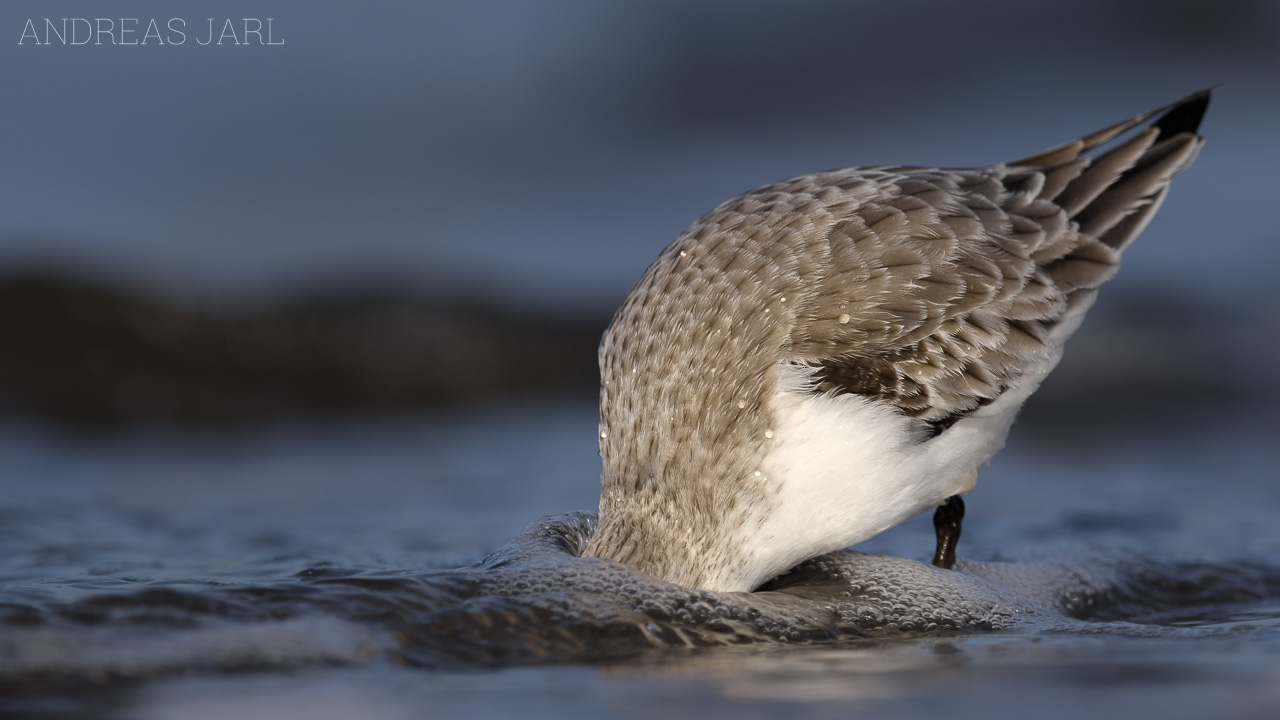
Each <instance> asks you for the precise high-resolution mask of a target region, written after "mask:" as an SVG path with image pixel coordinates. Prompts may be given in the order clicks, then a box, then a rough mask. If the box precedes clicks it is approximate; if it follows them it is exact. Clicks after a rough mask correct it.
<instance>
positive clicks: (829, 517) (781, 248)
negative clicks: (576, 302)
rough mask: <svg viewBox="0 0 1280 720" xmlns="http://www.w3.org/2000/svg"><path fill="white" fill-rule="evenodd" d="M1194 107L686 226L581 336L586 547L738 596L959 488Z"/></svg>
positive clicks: (773, 192) (1155, 185)
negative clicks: (590, 352) (1035, 149)
mask: <svg viewBox="0 0 1280 720" xmlns="http://www.w3.org/2000/svg"><path fill="white" fill-rule="evenodd" d="M1207 103H1208V94H1207V93H1200V94H1197V95H1193V96H1191V97H1189V98H1187V99H1184V100H1182V101H1180V102H1179V103H1175V104H1174V105H1172V106H1169V107H1167V108H1162V109H1161V110H1157V111H1154V112H1152V113H1147V114H1144V115H1140V116H1138V117H1136V118H1133V119H1131V120H1128V121H1126V122H1124V123H1120V124H1118V125H1116V126H1113V127H1111V128H1108V129H1106V130H1103V131H1100V132H1098V133H1094V134H1093V135H1090V136H1087V137H1085V138H1082V139H1080V140H1076V141H1073V142H1071V143H1067V144H1065V145H1062V146H1059V147H1057V148H1054V149H1052V150H1049V151H1046V152H1044V153H1040V154H1038V155H1035V156H1031V157H1028V158H1024V159H1022V160H1019V161H1016V162H1012V163H1006V164H1002V165H996V166H992V167H989V168H981V169H959V170H942V169H930V168H907V167H883V168H849V169H843V170H833V171H829V172H824V173H817V174H814V175H806V176H803V177H799V178H795V179H792V180H788V181H784V182H780V183H776V184H773V185H768V186H765V187H762V188H759V189H756V190H753V191H750V192H748V193H745V194H743V195H741V196H739V197H737V198H734V199H732V200H730V201H728V202H726V203H724V204H722V205H720V206H719V207H717V208H716V209H714V210H712V211H711V212H710V213H708V214H707V215H706V216H704V217H703V218H701V219H700V220H698V221H697V222H695V223H694V224H693V225H692V226H691V227H690V228H689V229H688V230H686V231H685V232H684V233H682V234H681V236H680V237H679V238H677V240H676V241H675V242H674V243H673V244H672V245H671V246H670V247H668V248H667V249H666V250H665V251H664V252H663V253H662V255H661V256H660V257H659V258H658V259H657V261H655V262H654V263H653V265H651V266H650V268H649V269H648V271H647V272H646V273H645V275H644V277H643V278H642V279H641V281H640V282H639V283H638V284H637V286H636V287H635V289H634V290H633V291H632V293H631V294H630V296H629V297H628V298H627V300H626V301H625V302H624V304H623V306H622V307H621V308H620V309H619V311H618V313H617V315H616V316H615V318H614V322H613V323H612V325H611V327H610V329H609V331H608V332H607V333H606V336H605V339H604V341H603V343H602V345H601V349H600V352H601V382H602V388H601V408H600V413H601V426H600V435H601V439H600V447H601V455H602V457H603V459H604V473H603V478H602V484H603V486H602V494H601V507H600V511H601V523H600V528H599V530H598V531H597V534H596V537H595V538H594V539H593V540H592V542H591V544H590V546H589V547H588V550H587V554H589V555H596V556H601V557H610V558H613V559H615V560H619V561H622V562H629V563H631V564H634V565H637V566H639V567H640V568H641V569H643V570H646V571H647V572H649V573H651V574H653V575H655V576H657V577H660V578H663V579H667V580H670V581H672V582H678V583H682V584H686V585H694V586H698V587H705V588H708V589H750V588H751V587H753V586H754V584H757V583H758V582H761V581H764V580H767V579H769V577H768V576H767V574H768V573H775V572H779V571H781V570H785V569H786V568H787V567H790V565H791V564H794V563H796V562H799V561H801V560H804V559H806V558H807V557H809V556H811V555H815V554H820V553H822V552H827V551H830V550H833V549H837V548H839V547H842V546H844V545H846V544H849V543H851V542H857V541H860V540H862V539H865V537H863V536H864V535H866V533H868V532H871V533H872V534H874V533H875V532H879V531H880V530H883V529H885V528H884V527H883V526H885V525H886V523H892V524H896V522H900V521H901V520H902V519H905V517H909V516H910V514H914V513H915V512H918V511H919V510H920V509H924V508H925V507H929V505H928V503H933V504H936V503H937V501H940V500H941V499H945V495H944V496H943V497H942V498H934V497H932V494H936V493H943V492H945V493H950V492H951V491H952V489H955V488H959V489H960V491H965V490H967V489H968V487H971V483H972V476H973V474H974V473H976V467H977V465H979V464H981V463H982V462H985V461H986V460H988V459H989V458H990V456H991V455H992V454H994V453H995V452H996V451H997V450H998V449H999V447H1000V446H1001V445H1002V444H1003V441H1004V434H1005V433H1006V432H1007V428H1008V425H1009V423H1011V422H1012V418H1013V415H1014V414H1015V413H1016V411H1017V409H1018V408H1019V407H1020V406H1021V404H1022V403H1023V402H1024V401H1025V400H1026V398H1027V397H1028V396H1030V394H1031V393H1032V392H1034V390H1035V389H1036V387H1038V386H1039V383H1040V381H1041V380H1042V379H1043V378H1044V376H1045V375H1046V374H1047V373H1048V372H1049V371H1050V370H1052V368H1053V367H1054V366H1055V365H1056V364H1057V361H1058V358H1059V357H1060V354H1061V348H1062V344H1063V343H1064V342H1065V340H1066V339H1067V337H1069V336H1070V334H1071V333H1072V332H1073V331H1074V329H1075V328H1076V326H1078V324H1079V322H1080V320H1081V319H1082V317H1083V314H1084V312H1085V311H1086V310H1087V309H1088V307H1089V306H1090V305H1091V304H1092V302H1093V300H1094V297H1095V296H1096V292H1097V288H1098V287H1099V286H1100V285H1101V284H1102V283H1103V282H1105V281H1106V280H1107V279H1109V278H1110V277H1111V276H1112V275H1114V273H1115V271H1116V269H1117V267H1118V262H1119V258H1120V254H1121V252H1122V251H1123V250H1124V249H1125V247H1127V246H1128V245H1129V243H1131V242H1132V241H1133V239H1134V238H1135V237H1136V236H1137V234H1138V233H1139V232H1141V230H1142V229H1143V228H1144V227H1145V226H1146V224H1147V222H1148V221H1149V220H1150V219H1151V217H1152V215H1153V214H1154V213H1155V211H1156V209H1157V208H1158V207H1159V205H1160V202H1161V201H1162V200H1163V198H1164V195H1165V192H1166V191H1167V188H1168V184H1169V180H1170V179H1171V178H1172V177H1173V175H1174V174H1176V173H1177V172H1179V171H1180V170H1182V169H1183V168H1185V167H1187V166H1188V165H1189V164H1190V163H1191V162H1192V160H1194V157H1195V154H1196V152H1197V151H1198V150H1199V147H1200V146H1201V144H1202V142H1203V139H1202V138H1200V137H1199V136H1198V135H1196V134H1195V132H1196V128H1197V126H1198V123H1199V120H1200V117H1201V115H1202V114H1203V112H1204V110H1205V108H1206V106H1207ZM1156 115H1159V117H1158V118H1157V119H1156V120H1155V121H1153V122H1151V123H1149V124H1148V125H1146V126H1145V127H1140V126H1142V124H1143V123H1144V122H1146V121H1147V120H1149V119H1150V118H1151V117H1153V116H1156ZM1135 128H1138V129H1136V130H1135V131H1134V132H1132V134H1131V135H1130V136H1129V137H1128V138H1127V139H1125V140H1124V141H1123V142H1120V143H1116V144H1114V145H1113V146H1112V147H1110V148H1108V149H1105V151H1103V152H1101V153H1096V154H1092V155H1091V154H1090V151H1093V150H1095V149H1098V148H1099V147H1100V146H1103V145H1105V144H1107V143H1108V142H1110V141H1112V140H1114V139H1116V138H1117V136H1119V135H1122V134H1123V133H1125V132H1126V131H1130V130H1134V129H1135ZM806 402H807V403H808V404H807V405H806V404H805V403H806ZM832 403H834V405H832ZM829 406H830V407H829ZM837 406H838V409H836V410H832V409H831V408H832V407H837ZM801 408H807V410H805V412H808V413H809V414H807V415H806V414H803V413H801ZM865 408H870V409H865ZM819 409H821V410H822V411H823V412H824V413H827V414H819V415H813V412H817V411H818V410H819ZM828 410H829V411H830V412H827V411H828ZM797 413H800V414H797ZM867 413H871V415H867ZM855 415H856V416H857V417H856V418H855V417H854V416H855ZM863 415H865V417H863ZM872 415H874V417H872ZM881 415H884V417H881ZM802 418H803V419H804V422H803V423H802V422H801V419H802ZM966 420H971V421H972V422H969V423H967V424H966V423H965V422H964V421H966ZM829 423H835V424H837V425H839V424H841V423H844V424H846V425H848V428H847V430H848V432H850V433H856V434H858V435H859V436H860V437H861V439H858V440H857V441H856V442H855V441H853V440H849V441H841V440H839V438H840V437H842V436H839V435H838V434H836V435H834V436H833V432H832V431H830V430H829V429H828V428H826V427H825V424H829ZM802 425H803V428H805V429H802ZM978 425H983V427H984V428H985V429H984V430H982V432H979V433H977V435H974V436H972V437H970V436H969V435H966V433H969V434H972V433H974V432H976V430H975V428H976V427H977V426H978ZM966 442H967V443H969V445H970V446H971V447H962V445H963V443H966ZM876 443H879V445H878V446H877V445H875V444H876ZM974 443H976V445H974ZM851 444H852V445H856V446H857V448H859V449H858V450H857V451H855V450H851V449H849V447H850V446H851ZM895 444H900V445H902V446H903V447H901V448H898V449H897V450H895V452H900V453H902V454H903V456H904V457H905V456H906V455H912V456H916V455H919V456H921V457H923V456H924V455H928V454H930V453H931V454H932V456H933V460H931V461H930V463H926V464H924V465H920V466H919V468H916V469H915V470H912V471H911V472H915V473H916V474H919V473H920V472H924V470H922V469H921V468H925V467H928V468H929V470H928V472H929V473H932V474H933V475H936V476H938V479H937V482H936V483H934V484H936V485H937V486H938V487H932V486H930V485H929V482H924V481H922V480H920V479H918V478H917V480H914V481H907V480H902V479H901V478H898V479H896V480H895V479H893V478H890V477H889V476H888V475H886V474H885V473H886V472H887V471H881V470H878V469H877V468H879V467H880V465H881V464H883V463H890V462H894V458H895V457H897V456H896V455H893V454H892V453H890V454H889V455H885V456H884V457H881V456H882V455H884V452H882V449H883V448H889V447H895ZM837 446H839V447H844V448H845V450H843V451H842V450H840V449H839V447H837ZM953 446H954V447H953ZM863 450H866V451H869V452H871V454H870V455H868V454H867V453H866V452H862V451H863ZM842 453H843V454H842ZM860 453H861V454H860ZM819 455H821V456H825V457H826V458H827V459H826V460H824V462H826V463H827V465H830V467H828V466H824V465H823V464H822V463H818V464H817V465H814V464H813V463H812V462H810V460H811V458H812V457H818V456H819ZM876 458H880V459H878V460H877V459H876ZM975 460H976V464H973V463H975ZM842 462H847V463H849V464H850V465H849V466H848V467H843V469H842V466H841V464H840V463H842ZM899 464H902V463H899ZM970 464H973V466H972V467H969V465H970ZM953 466H954V467H953ZM868 473H870V474H871V475H874V477H867V475H868ZM890 474H891V473H890ZM908 474H910V473H908ZM828 475H830V476H832V477H831V478H828V477H827V476H828ZM842 475H848V476H850V477H851V478H853V479H851V480H847V481H846V480H843V479H842V478H841V476H842ZM951 475H955V477H954V478H953V477H951ZM943 476H946V477H943ZM892 482H898V483H899V484H901V483H903V482H907V483H908V484H910V483H911V482H914V483H915V485H911V486H910V487H904V488H903V490H902V493H900V495H902V496H903V497H907V496H910V497H911V498H917V496H918V499H919V502H916V501H915V500H914V499H913V500H912V502H906V501H894V500H891V499H886V498H887V497H888V496H885V495H884V494H883V493H880V494H877V493H870V494H868V493H866V492H861V494H860V491H859V490H858V487H854V485H859V484H860V485H859V486H862V485H869V486H875V485H876V484H877V483H880V484H884V483H892ZM850 483H852V485H851V484H850ZM966 483H968V486H966ZM926 486H928V487H926ZM864 489H865V488H864ZM873 489H874V487H873ZM911 493H914V495H912V494H911ZM895 497H896V496H895ZM877 502H878V503H881V504H886V505H894V503H895V502H896V503H897V505H901V507H896V506H895V507H890V508H877V507H870V506H871V505H874V504H875V503H877ZM913 503H914V504H913ZM922 503H923V505H922ZM916 505H921V507H916ZM890 510H891V511H892V512H890ZM903 513H908V514H906V515H905V516H903V517H898V516H899V515H903ZM859 516H874V518H873V520H874V521H872V520H866V519H865V518H864V519H863V521H861V522H860V521H859V519H858V517H859ZM779 518H786V519H785V520H779ZM806 518H809V519H806ZM842 518H844V519H842ZM797 523H799V524H800V525H801V526H800V527H796V524H797ZM815 524H817V525H822V527H820V528H810V527H808V526H809V525H815ZM843 526H848V527H849V528H851V529H848V530H844V529H842V527H843ZM797 534H798V537H799V539H797ZM866 536H869V535H866ZM771 548H779V549H778V550H777V551H775V550H773V549H771ZM804 553H809V554H808V555H806V554H804ZM765 556H768V559H767V561H766V560H765V559H764V557H765ZM792 556H795V557H792ZM779 565H781V567H778V566H779ZM762 573H764V574H766V576H765V577H758V576H759V575H761V574H762Z"/></svg>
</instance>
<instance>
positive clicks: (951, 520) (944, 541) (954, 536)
mask: <svg viewBox="0 0 1280 720" xmlns="http://www.w3.org/2000/svg"><path fill="white" fill-rule="evenodd" d="M962 522H964V500H961V499H960V496H959V495H952V496H951V497H949V498H947V500H946V502H944V503H942V504H941V505H939V506H938V509H937V510H934V511H933V529H934V530H936V531H937V532H938V549H937V550H935V551H934V553H933V564H934V565H936V566H938V567H940V568H942V569H943V570H950V569H951V566H952V565H955V564H956V543H958V542H960V523H962Z"/></svg>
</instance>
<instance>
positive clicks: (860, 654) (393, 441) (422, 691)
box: [0, 402, 1280, 719]
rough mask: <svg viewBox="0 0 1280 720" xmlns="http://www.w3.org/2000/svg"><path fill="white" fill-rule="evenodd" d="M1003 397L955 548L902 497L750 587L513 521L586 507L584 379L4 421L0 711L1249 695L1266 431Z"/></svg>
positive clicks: (1040, 712)
mask: <svg viewBox="0 0 1280 720" xmlns="http://www.w3.org/2000/svg"><path fill="white" fill-rule="evenodd" d="M1028 423H1030V426H1029V427H1020V428H1017V429H1015V433H1014V436H1013V438H1012V440H1011V447H1010V449H1009V450H1007V451H1005V453H1003V454H1002V455H1001V456H1000V457H999V458H997V461H996V463H995V464H994V465H993V467H992V468H991V469H990V470H989V471H988V472H987V473H986V474H985V475H984V477H983V478H982V480H981V481H980V483H979V487H978V491H977V492H976V493H975V494H974V495H973V496H971V498H970V502H969V508H970V514H969V518H968V522H967V525H966V530H965V537H964V539H963V540H962V542H961V547H960V555H961V557H962V558H963V559H965V564H964V565H963V566H962V567H961V570H960V571H959V572H953V573H947V572H943V571H938V570H935V569H933V568H931V567H929V566H927V565H923V564H920V563H917V562H916V561H917V560H923V559H926V558H927V557H928V556H929V555H930V554H931V551H932V537H931V534H932V528H931V527H930V526H929V523H928V519H927V518H917V519H916V520H914V521H912V522H911V523H908V524H907V525H906V526H903V527H901V528H898V529H896V530H894V531H891V532H890V533H887V534H886V535H884V536H881V537H880V538H876V539H875V540H873V541H871V542H869V543H866V544H864V546H861V547H860V548H859V550H860V551H863V552H865V553H868V554H861V553H848V554H844V555H842V556H837V557H835V558H833V559H829V560H828V561H826V562H827V564H826V565H820V566H815V567H816V568H817V569H816V570H815V567H810V569H809V570H808V571H801V572H797V573H795V574H793V575H791V576H789V577H787V578H784V579H782V580H780V581H778V583H776V586H775V587H774V588H772V590H773V592H769V593H762V594H757V595H756V596H754V597H753V596H743V595H726V596H723V597H716V596H711V595H707V594H693V595H691V594H689V593H685V592H680V591H674V590H672V589H671V588H669V587H665V586H660V585H657V584H654V583H651V582H650V581H648V580H647V579H646V578H644V577H643V576H639V575H636V574H634V573H631V572H629V571H627V570H626V569H624V568H620V567H614V566H608V565H602V564H601V563H599V561H589V560H583V559H580V558H577V557H575V556H574V555H573V552H572V550H573V548H574V547H575V545H576V544H578V543H580V542H581V538H582V536H583V535H584V534H585V533H586V532H589V528H590V518H589V517H588V516H585V515H570V516H562V517H561V518H560V519H559V520H550V521H544V522H542V523H541V524H539V523H536V522H534V521H535V520H537V519H538V518H539V516H542V515H547V514H551V513H563V512H566V511H572V510H577V509H584V510H588V509H591V508H592V506H593V505H594V503H595V500H596V494H597V492H598V485H597V477H598V472H599V469H598V458H597V457H596V455H595V448H594V444H593V441H594V439H595V411H594V407H592V406H591V405H588V404H582V405H577V404H565V403H557V402H528V403H524V404H521V405H518V406H515V407H513V408H499V407H491V408H487V409H485V408H482V409H475V410H471V411H467V412H452V413H443V412H442V413H439V414H434V415H427V416H421V417H417V418H411V419H402V420H398V421H383V422H377V423H359V424H350V423H347V424H331V425H319V424H316V425H309V426H282V427H279V428H275V429H268V430H263V431H258V432H252V433H245V434H243V435H239V436H228V435H221V436H211V435H206V436H200V435H192V434H176V433H174V432H172V431H164V430H155V431H138V432H131V433H126V434H122V435H116V436H106V437H75V436H67V435H62V434H59V433H56V432H52V431H49V430H42V429H38V428H32V427H28V426H24V425H18V424H11V425H8V426H6V427H4V428H3V430H2V431H0V493H2V494H3V495H2V496H3V498H4V500H3V504H0V698H2V699H0V710H3V711H4V712H8V713H11V714H19V715H27V716H35V717H73V716H84V715H86V714H92V715H102V716H108V717H191V718H203V717H211V718H212V717H227V716H245V717H253V716H264V717H265V716H271V717H290V716H291V717H305V718H312V719H315V718H328V717H352V716H360V717H375V718H398V717H410V716H413V717H420V716H422V715H423V713H424V711H426V712H427V714H428V715H430V716H439V717H510V716H512V715H514V714H519V715H521V716H525V717H544V716H546V717H551V716H554V717H557V718H563V717H588V716H601V715H605V716H617V717H648V716H652V715H653V714H655V713H678V714H681V715H689V716H695V715H696V716H699V717H702V716H707V717H718V716H719V717H728V716H733V717H777V716H801V717H827V716H840V717H846V716H848V715H849V714H852V713H855V712H859V711H863V710H866V711H874V712H876V713H877V715H881V716H887V717H916V716H920V715H924V714H937V713H947V714H949V715H952V716H958V717H973V718H988V717H997V718H998V717H1025V716H1026V712H1027V708H1029V707H1034V708H1035V709H1036V714H1037V716H1040V717H1079V716H1081V715H1083V714H1086V713H1101V714H1111V715H1114V714H1117V713H1129V714H1132V713H1134V712H1142V713H1155V712H1159V713H1161V714H1163V715H1164V716H1167V717H1201V716H1204V715H1206V714H1208V713H1214V714H1219V715H1225V716H1231V717H1274V716H1275V714H1276V712H1277V710H1278V709H1280V690H1277V688H1280V642H1278V641H1277V639H1278V638H1280V635H1278V634H1277V628H1278V627H1280V571H1277V569H1276V568H1275V567H1273V566H1272V565H1271V564H1270V561H1271V559H1272V558H1274V557H1276V556H1277V550H1280V528H1277V527H1276V523H1274V521H1273V520H1272V514H1273V513H1274V510H1275V508H1277V507H1280V483H1276V482H1274V480H1275V471H1274V450H1273V449H1271V448H1270V447H1269V445H1268V443H1269V439H1268V435H1269V433H1268V426H1267V425H1265V424H1264V423H1261V422H1254V423H1241V424H1239V425H1235V424H1225V425H1219V426H1208V425H1204V426H1200V425H1195V424H1194V423H1193V422H1188V427H1187V430H1186V433H1185V435H1183V436H1180V437H1173V438H1171V437H1167V436H1164V437H1153V436H1151V435H1150V434H1149V433H1145V432H1144V431H1143V429H1142V428H1141V427H1135V428H1132V429H1131V430H1130V431H1128V432H1124V431H1117V430H1116V429H1114V428H1103V429H1101V430H1100V432H1099V433H1098V434H1096V435H1094V436H1089V435H1087V433H1086V435H1085V436H1084V438H1085V439H1084V440H1083V441H1078V442H1075V443H1072V444H1071V445H1066V444H1057V443H1053V442H1044V441H1040V440H1038V439H1039V438H1041V437H1042V434H1038V433H1037V432H1036V429H1037V425H1035V424H1034V418H1033V419H1031V420H1028ZM1041 429H1043V428H1041ZM531 523H532V524H533V525H532V533H531V534H529V535H525V536H523V537H521V538H519V539H517V540H515V541H512V538H513V537H516V536H518V535H519V534H520V533H521V531H522V529H523V528H524V527H525V526H528V525H530V524H531ZM504 546H505V547H504ZM499 548H501V549H500V550H499ZM495 550H498V552H496V553H494V552H493V551H495ZM490 553H493V554H490ZM875 553H884V554H885V555H876V554H875ZM904 558H905V559H904ZM978 561H984V562H978ZM987 561H1000V562H996V563H995V564H992V563H990V562H987ZM475 563H483V564H481V565H478V566H474V567H470V568H465V569H460V570H459V569H456V568H462V567H463V566H468V565H474V564H475ZM833 572H834V573H836V574H837V575H839V578H837V579H835V580H832V579H831V575H832V573H833ZM0 714H3V713H2V712H0Z"/></svg>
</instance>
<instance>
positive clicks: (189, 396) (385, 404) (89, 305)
mask: <svg viewBox="0 0 1280 720" xmlns="http://www.w3.org/2000/svg"><path fill="white" fill-rule="evenodd" d="M607 322H608V318H605V317H602V318H595V319H577V318H556V317H550V316H546V315H540V314H533V313H521V312H517V311H515V310H512V309H510V308H504V307H501V306H498V305H495V304H489V303H486V302H485V301H483V300H479V299H475V298H466V297H458V296H451V297H448V298H445V297H437V296H433V295H432V294H431V293H430V292H429V291H425V290H420V291H414V290H403V289H396V288H379V287H376V286H375V285H373V284H361V285H352V286H345V287H344V286H338V287H333V288H330V289H326V290H317V291H311V292H306V293H300V294H298V295H295V296H293V297H290V298H285V299H282V300H279V301H274V302H264V303H261V304H259V305H255V306H247V307H236V308H209V307H199V306H196V305H189V304H183V303H181V302H174V301H169V300H164V299H161V298H158V297H154V296H147V295H145V294H142V293H138V292H136V291H132V290H128V289H124V288H120V287H116V286H113V285H111V284H110V283H107V282H104V281H100V280H96V279H92V278H85V277H74V276H69V275H61V274H53V273H48V272H29V273H23V274H10V275H9V276H7V277H4V278H0V327H2V328H3V329H4V336H5V342H4V346H5V347H4V350H3V351H2V352H0V416H4V417H8V418H20V419H28V420H37V421H44V422H48V423H52V424H56V425H61V426H69V427H72V428H78V429H85V430H93V429H110V428H114V427H120V426H127V425H136V424H155V425H176V426H191V427H229V426H230V427H236V426H245V425H253V424H258V423H262V422H267V421H278V420H287V419H295V418H303V417H360V416H385V415H387V414H395V413H401V412H412V411H415V410H419V409H422V408H427V407H437V406H449V405H453V404H458V403H463V402H472V401H477V400H480V401H482V400H485V399H495V398H500V397H505V396H510V395H513V394H515V395H533V394H555V395H572V396H578V395H580V396H582V397H590V396H593V395H594V393H595V392H596V376H597V371H596V347H597V345H598V344H599V339H600V335H601V333H602V331H603V329H604V327H605V325H606V324H607Z"/></svg>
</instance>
